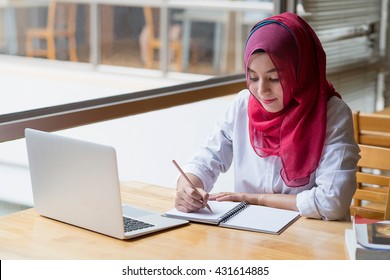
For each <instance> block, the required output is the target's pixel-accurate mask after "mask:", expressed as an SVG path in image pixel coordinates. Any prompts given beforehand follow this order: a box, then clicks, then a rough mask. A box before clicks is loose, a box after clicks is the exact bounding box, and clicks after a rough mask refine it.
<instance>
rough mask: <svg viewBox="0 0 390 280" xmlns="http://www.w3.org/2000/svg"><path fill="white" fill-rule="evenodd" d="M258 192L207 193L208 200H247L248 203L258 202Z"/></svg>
mask: <svg viewBox="0 0 390 280" xmlns="http://www.w3.org/2000/svg"><path fill="white" fill-rule="evenodd" d="M259 196H260V194H251V193H238V192H220V193H213V194H210V195H209V200H216V201H235V202H240V201H248V202H249V203H250V204H259Z"/></svg>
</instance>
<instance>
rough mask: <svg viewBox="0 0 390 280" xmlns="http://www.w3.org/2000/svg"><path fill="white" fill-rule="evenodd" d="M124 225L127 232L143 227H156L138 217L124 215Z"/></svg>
mask: <svg viewBox="0 0 390 280" xmlns="http://www.w3.org/2000/svg"><path fill="white" fill-rule="evenodd" d="M123 225H124V227H125V232H130V231H135V230H139V229H143V228H149V227H154V225H152V224H148V223H145V222H142V221H138V220H136V219H132V218H128V217H123Z"/></svg>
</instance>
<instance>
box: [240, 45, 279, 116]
mask: <svg viewBox="0 0 390 280" xmlns="http://www.w3.org/2000/svg"><path fill="white" fill-rule="evenodd" d="M248 78H249V80H248V86H249V91H250V92H251V93H252V94H253V95H254V96H255V97H256V98H257V100H259V102H260V103H261V104H262V105H263V107H264V109H265V110H267V111H268V112H270V113H277V112H279V111H281V110H282V109H283V108H284V105H283V89H282V85H281V83H280V79H279V75H278V72H277V71H276V68H275V65H274V64H273V63H272V61H271V58H270V57H269V55H268V54H267V53H265V52H258V53H254V54H253V55H252V56H251V57H250V60H249V65H248Z"/></svg>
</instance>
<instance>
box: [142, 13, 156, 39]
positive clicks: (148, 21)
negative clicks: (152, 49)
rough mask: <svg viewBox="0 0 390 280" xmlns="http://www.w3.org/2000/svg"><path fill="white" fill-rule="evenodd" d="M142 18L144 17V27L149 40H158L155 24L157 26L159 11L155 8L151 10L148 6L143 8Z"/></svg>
mask: <svg viewBox="0 0 390 280" xmlns="http://www.w3.org/2000/svg"><path fill="white" fill-rule="evenodd" d="M144 16H145V25H146V26H147V28H148V32H149V36H150V37H149V39H150V40H156V39H157V38H158V33H157V32H156V31H158V30H157V29H156V26H155V25H156V24H158V22H156V21H159V11H158V9H157V8H152V7H150V6H146V7H144Z"/></svg>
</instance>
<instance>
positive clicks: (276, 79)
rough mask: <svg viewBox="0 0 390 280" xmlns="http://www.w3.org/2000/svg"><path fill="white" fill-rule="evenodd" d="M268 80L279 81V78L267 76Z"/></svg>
mask: <svg viewBox="0 0 390 280" xmlns="http://www.w3.org/2000/svg"><path fill="white" fill-rule="evenodd" d="M269 80H270V81H271V82H275V83H276V82H279V78H269Z"/></svg>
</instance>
